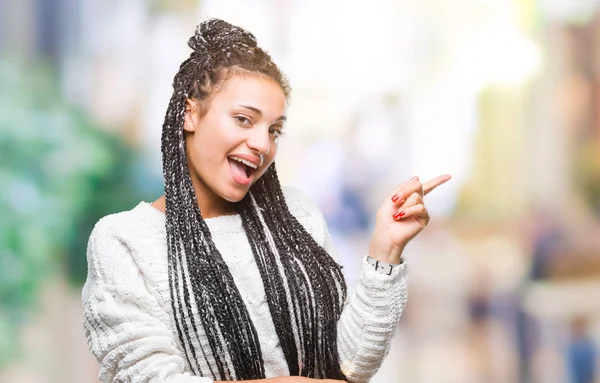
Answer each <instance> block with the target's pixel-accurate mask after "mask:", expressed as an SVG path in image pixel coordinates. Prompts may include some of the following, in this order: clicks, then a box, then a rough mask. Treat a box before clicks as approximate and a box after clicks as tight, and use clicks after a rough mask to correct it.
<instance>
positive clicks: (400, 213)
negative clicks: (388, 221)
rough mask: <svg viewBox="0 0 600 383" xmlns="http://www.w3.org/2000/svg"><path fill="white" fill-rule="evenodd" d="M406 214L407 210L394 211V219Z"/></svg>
mask: <svg viewBox="0 0 600 383" xmlns="http://www.w3.org/2000/svg"><path fill="white" fill-rule="evenodd" d="M404 214H406V212H404V211H399V212H396V213H394V219H399V218H402V217H404Z"/></svg>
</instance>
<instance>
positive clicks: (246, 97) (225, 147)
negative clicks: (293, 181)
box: [153, 74, 287, 218]
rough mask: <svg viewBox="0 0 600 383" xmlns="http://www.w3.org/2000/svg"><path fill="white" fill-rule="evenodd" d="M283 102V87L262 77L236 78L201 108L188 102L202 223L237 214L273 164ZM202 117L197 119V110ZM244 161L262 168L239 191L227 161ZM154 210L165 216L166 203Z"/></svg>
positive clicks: (189, 137)
mask: <svg viewBox="0 0 600 383" xmlns="http://www.w3.org/2000/svg"><path fill="white" fill-rule="evenodd" d="M286 108H287V100H286V97H285V94H284V93H283V90H282V89H281V87H280V86H279V85H278V84H277V83H276V82H275V81H273V80H271V79H269V78H266V77H264V76H259V75H256V76H253V75H248V74H244V75H241V74H238V75H234V76H233V77H232V78H230V79H228V80H226V81H225V82H224V83H223V85H222V86H221V87H220V88H219V90H218V91H217V93H216V94H214V95H213V97H212V98H211V100H210V105H209V107H208V108H200V105H199V102H198V101H196V100H188V103H187V106H186V114H185V122H184V126H183V129H184V131H185V132H186V136H185V139H186V154H187V158H188V165H189V166H188V168H189V170H190V176H191V178H192V184H193V185H194V190H195V192H196V198H197V200H198V204H199V206H200V211H201V212H202V217H203V218H212V217H218V216H222V215H230V214H235V209H234V206H233V203H234V202H238V201H240V200H241V199H242V198H244V196H245V195H246V193H248V190H249V189H250V186H251V185H252V184H253V183H254V182H256V180H258V179H259V178H260V177H261V176H262V175H263V174H264V172H265V171H266V170H267V168H268V167H269V166H270V165H271V164H272V163H273V161H274V160H275V155H276V153H277V138H278V136H279V134H280V133H281V131H282V129H283V123H284V122H285V119H286V117H285V113H286ZM201 109H205V110H206V113H204V114H201V113H200V110H201ZM232 155H237V156H240V155H246V156H251V157H252V158H255V159H256V160H257V161H258V162H259V163H260V162H262V164H261V165H260V166H259V167H258V169H257V170H256V172H255V174H254V175H253V177H254V179H253V181H252V182H251V183H250V184H248V185H242V184H240V183H238V182H236V181H235V180H234V178H233V177H232V175H231V170H230V168H231V165H230V163H229V160H228V157H229V156H232ZM153 205H154V206H155V207H156V208H157V209H159V210H161V211H163V212H164V210H165V197H164V195H163V196H162V197H160V198H159V199H158V200H157V201H155V202H154V203H153Z"/></svg>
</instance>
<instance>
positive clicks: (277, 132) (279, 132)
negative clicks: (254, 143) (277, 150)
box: [269, 126, 283, 138]
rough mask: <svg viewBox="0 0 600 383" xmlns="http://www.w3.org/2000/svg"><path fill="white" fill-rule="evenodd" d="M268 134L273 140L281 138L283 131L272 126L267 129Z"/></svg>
mask: <svg viewBox="0 0 600 383" xmlns="http://www.w3.org/2000/svg"><path fill="white" fill-rule="evenodd" d="M269 134H270V135H271V136H273V137H275V138H279V137H281V136H283V130H282V128H280V127H277V126H272V127H270V128H269Z"/></svg>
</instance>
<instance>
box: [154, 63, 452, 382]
mask: <svg viewBox="0 0 600 383" xmlns="http://www.w3.org/2000/svg"><path fill="white" fill-rule="evenodd" d="M209 102H210V104H209V106H208V108H201V107H200V105H199V103H198V101H197V100H188V103H187V106H186V114H185V122H184V131H185V133H186V136H185V139H186V153H187V157H188V167H189V170H190V176H191V178H192V183H193V185H194V190H195V192H196V198H197V200H198V204H199V207H200V211H201V212H202V216H203V217H204V218H212V217H218V216H222V215H230V214H235V209H234V207H233V203H234V202H237V201H240V200H241V199H242V198H244V196H245V195H246V193H247V192H248V190H249V189H250V186H251V184H252V183H254V182H256V180H258V179H259V178H260V176H262V175H263V174H264V172H265V171H266V170H267V168H268V167H269V166H270V165H271V164H272V163H273V161H274V160H275V155H276V153H277V137H278V136H279V133H280V132H281V130H282V129H283V123H284V121H285V113H286V107H287V100H286V97H285V94H284V93H283V90H282V89H281V87H280V86H279V85H278V84H277V83H276V82H275V81H273V80H271V79H269V78H266V77H264V76H260V75H249V74H237V75H234V76H233V77H231V78H230V79H228V80H226V81H225V82H224V83H223V84H222V86H221V87H220V88H219V90H218V91H216V93H215V94H214V95H213V97H212V98H211V100H210V101H209ZM201 110H206V112H205V113H204V114H202V113H201V112H200V111H201ZM240 154H242V155H250V156H254V157H255V158H257V159H260V161H261V165H260V166H259V168H258V169H257V171H256V173H255V175H254V179H253V180H252V182H251V183H249V184H248V185H242V184H240V183H238V182H236V181H235V180H234V179H233V177H232V174H231V171H230V166H231V165H230V163H229V161H228V157H229V156H231V155H240ZM450 178H451V177H450V175H447V174H446V175H441V176H438V177H435V178H433V179H431V180H429V181H426V182H421V180H420V179H419V178H418V177H413V178H411V179H410V180H408V181H406V182H404V183H402V184H401V185H400V186H398V188H397V189H396V190H394V191H393V193H392V194H390V195H389V196H387V197H386V199H385V200H384V201H383V203H382V204H381V207H380V208H379V210H378V212H377V216H376V224H375V228H374V231H373V235H372V237H371V242H370V246H369V255H370V256H371V257H372V258H374V259H377V260H380V261H384V262H387V263H392V264H398V263H400V262H401V257H402V252H403V250H404V248H405V247H406V245H407V244H408V243H409V242H410V240H412V239H413V238H414V237H415V236H416V235H417V234H419V233H420V232H421V230H423V229H424V228H425V227H426V226H427V224H428V223H429V213H428V212H427V209H426V208H425V205H424V202H423V197H424V196H425V195H427V194H428V193H430V192H431V191H433V190H434V189H435V188H437V187H438V186H440V185H442V184H444V183H445V182H447V181H449V180H450ZM153 206H154V207H155V208H157V209H158V210H160V211H162V212H164V211H165V197H164V195H163V196H161V197H160V198H159V199H158V200H156V201H155V202H154V203H153ZM399 213H404V214H403V215H402V216H399ZM313 380H316V379H312V378H304V377H298V376H283V377H277V378H269V379H262V380H252V381H247V382H256V383H258V382H264V383H301V382H307V381H313ZM319 381H321V382H341V381H340V380H331V379H326V380H322V379H320V380H319Z"/></svg>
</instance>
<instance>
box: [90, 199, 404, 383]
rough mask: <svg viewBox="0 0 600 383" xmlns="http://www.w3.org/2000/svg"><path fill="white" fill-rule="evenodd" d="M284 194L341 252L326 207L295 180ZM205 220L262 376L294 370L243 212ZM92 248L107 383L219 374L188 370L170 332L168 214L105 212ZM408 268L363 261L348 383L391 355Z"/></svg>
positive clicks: (144, 209) (96, 320)
mask: <svg viewBox="0 0 600 383" xmlns="http://www.w3.org/2000/svg"><path fill="white" fill-rule="evenodd" d="M284 194H285V198H286V201H287V204H288V206H289V209H290V211H291V213H292V214H293V215H294V216H295V217H296V218H297V219H298V220H299V221H300V222H301V224H302V225H303V226H304V227H305V228H306V230H307V231H308V232H309V233H310V234H311V235H312V236H313V237H314V239H315V240H316V241H317V243H319V244H320V245H322V246H323V247H324V248H325V249H326V250H327V252H328V253H329V254H330V255H331V256H332V257H334V258H335V253H334V249H333V246H332V241H331V238H330V236H329V233H328V229H327V225H326V222H325V220H324V217H323V215H322V213H321V211H320V210H319V209H318V208H317V206H316V205H315V204H314V203H313V202H312V201H311V200H310V199H309V198H308V197H307V196H306V195H305V194H304V193H302V192H300V191H299V190H298V189H294V188H286V189H285V190H284ZM205 221H206V223H207V225H208V227H209V229H210V231H211V234H212V238H213V241H214V242H215V245H216V246H217V248H218V249H219V251H220V252H221V254H222V256H223V259H224V261H225V262H226V263H227V265H228V267H229V269H230V270H231V274H232V275H233V278H234V281H235V283H236V285H237V286H238V289H239V291H240V294H241V296H242V299H243V301H244V303H245V304H246V306H247V309H248V312H249V314H250V317H251V318H252V321H253V323H254V325H255V327H256V332H257V334H258V338H259V341H260V346H261V350H262V355H263V359H264V364H265V373H266V377H267V378H269V377H276V376H285V375H289V371H288V368H287V364H286V361H285V357H284V355H283V351H282V349H281V346H280V345H279V340H278V337H277V334H276V332H275V327H274V325H273V321H272V318H271V313H270V311H269V307H268V304H267V302H266V298H265V292H264V287H263V284H262V280H261V278H260V273H259V271H258V267H257V265H256V263H255V261H254V257H253V254H252V251H251V249H250V245H249V243H248V240H247V238H246V234H245V232H244V230H243V228H242V220H241V217H240V216H239V215H232V216H223V217H217V218H210V219H206V220H205ZM87 257H88V276H87V281H86V283H85V286H84V288H83V292H82V294H83V296H82V299H83V308H84V326H85V330H86V337H87V340H88V346H89V348H90V350H91V352H92V353H93V354H94V356H95V357H96V358H97V359H98V361H99V362H100V372H99V378H100V380H101V381H102V382H127V383H131V382H181V383H184V382H185V383H210V382H212V381H213V380H212V379H211V378H207V377H198V376H192V374H191V373H190V371H189V370H188V368H187V366H186V363H185V360H184V356H183V353H182V348H181V346H180V345H179V339H178V337H177V336H176V335H175V332H174V328H175V327H174V322H173V315H172V313H171V300H170V294H169V281H168V271H167V269H168V265H167V242H166V231H165V216H164V214H163V213H161V212H160V211H158V210H156V209H155V208H154V207H152V206H151V205H150V204H148V203H145V202H141V203H140V204H139V205H138V206H136V207H135V208H133V209H132V210H129V211H125V212H122V213H118V214H113V215H109V216H107V217H104V218H103V219H101V220H100V221H99V222H98V223H97V224H96V226H95V228H94V230H93V232H92V234H91V236H90V240H89V244H88V252H87ZM406 268H407V267H406V264H402V265H400V266H398V267H395V268H394V269H393V272H392V274H391V275H389V276H388V275H383V274H380V273H378V272H376V271H375V270H373V268H372V267H371V266H369V265H368V263H367V262H366V260H363V267H362V270H361V276H360V280H359V283H358V285H357V286H356V287H355V289H354V290H355V291H354V293H353V294H352V295H351V296H349V297H348V299H347V301H346V305H345V308H344V310H343V311H342V315H341V317H340V320H339V322H338V342H337V344H338V351H339V357H340V365H341V369H342V372H344V374H345V375H346V377H347V378H348V381H349V382H353V383H359V382H368V381H369V380H370V379H371V377H372V376H373V374H374V373H375V372H376V371H377V369H378V368H379V366H380V365H381V363H382V361H383V359H384V357H385V356H386V355H387V352H388V349H389V345H390V341H391V339H392V337H393V335H394V331H395V329H396V326H397V324H398V320H399V319H400V315H401V314H402V310H403V309H404V306H405V304H406V300H407V275H406V273H407V270H406ZM204 363H206V362H204ZM201 367H203V368H202V369H203V371H207V370H208V368H207V366H202V365H201Z"/></svg>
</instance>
